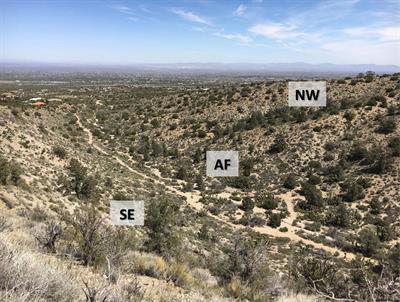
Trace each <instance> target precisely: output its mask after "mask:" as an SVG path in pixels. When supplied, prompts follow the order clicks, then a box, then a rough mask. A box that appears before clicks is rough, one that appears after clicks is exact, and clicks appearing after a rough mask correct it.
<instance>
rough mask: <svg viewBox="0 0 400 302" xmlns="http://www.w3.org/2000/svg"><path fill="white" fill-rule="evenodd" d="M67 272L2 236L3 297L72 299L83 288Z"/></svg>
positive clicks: (0, 297) (0, 273)
mask: <svg viewBox="0 0 400 302" xmlns="http://www.w3.org/2000/svg"><path fill="white" fill-rule="evenodd" d="M66 280H71V276H69V275H68V273H67V271H65V270H64V269H63V268H60V267H54V266H51V265H49V264H48V263H44V262H43V260H42V259H39V258H38V257H36V256H35V255H34V254H32V253H30V252H21V251H19V250H18V249H17V248H16V247H14V246H12V245H10V244H8V243H6V242H5V241H3V240H2V239H0V300H2V301H3V300H6V301H18V300H24V301H39V300H40V301H72V300H76V299H77V294H76V293H78V291H79V288H77V287H76V286H75V284H73V283H72V282H66Z"/></svg>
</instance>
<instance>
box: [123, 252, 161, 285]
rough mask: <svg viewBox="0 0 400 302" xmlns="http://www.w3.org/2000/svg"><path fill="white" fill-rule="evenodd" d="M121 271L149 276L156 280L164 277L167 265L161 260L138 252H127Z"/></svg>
mask: <svg viewBox="0 0 400 302" xmlns="http://www.w3.org/2000/svg"><path fill="white" fill-rule="evenodd" d="M123 262H124V265H123V267H124V268H123V270H124V271H125V272H127V273H133V274H138V275H144V276H149V277H153V278H157V279H164V278H165V277H166V273H167V269H168V264H167V263H166V262H165V261H164V259H163V258H161V257H159V256H156V255H152V254H148V253H139V252H129V253H128V254H127V255H126V256H125V257H124V261H123Z"/></svg>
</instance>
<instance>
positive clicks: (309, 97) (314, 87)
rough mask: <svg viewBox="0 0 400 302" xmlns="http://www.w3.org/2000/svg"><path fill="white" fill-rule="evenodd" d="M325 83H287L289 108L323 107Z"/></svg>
mask: <svg viewBox="0 0 400 302" xmlns="http://www.w3.org/2000/svg"><path fill="white" fill-rule="evenodd" d="M325 106H326V82H325V81H304V82H289V107H325Z"/></svg>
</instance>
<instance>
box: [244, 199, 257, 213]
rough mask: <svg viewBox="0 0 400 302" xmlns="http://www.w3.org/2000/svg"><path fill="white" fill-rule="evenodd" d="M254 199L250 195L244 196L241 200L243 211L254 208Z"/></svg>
mask: <svg viewBox="0 0 400 302" xmlns="http://www.w3.org/2000/svg"><path fill="white" fill-rule="evenodd" d="M254 205H255V204H254V201H253V200H252V199H251V198H250V197H244V198H243V200H242V209H243V211H246V212H247V211H251V210H253V209H254Z"/></svg>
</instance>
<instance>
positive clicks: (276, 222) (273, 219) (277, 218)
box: [267, 213, 282, 228]
mask: <svg viewBox="0 0 400 302" xmlns="http://www.w3.org/2000/svg"><path fill="white" fill-rule="evenodd" d="M281 221H282V218H281V215H280V214H278V213H271V214H270V215H269V219H268V222H267V225H269V226H270V227H272V228H277V227H279V226H280V225H281Z"/></svg>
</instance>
